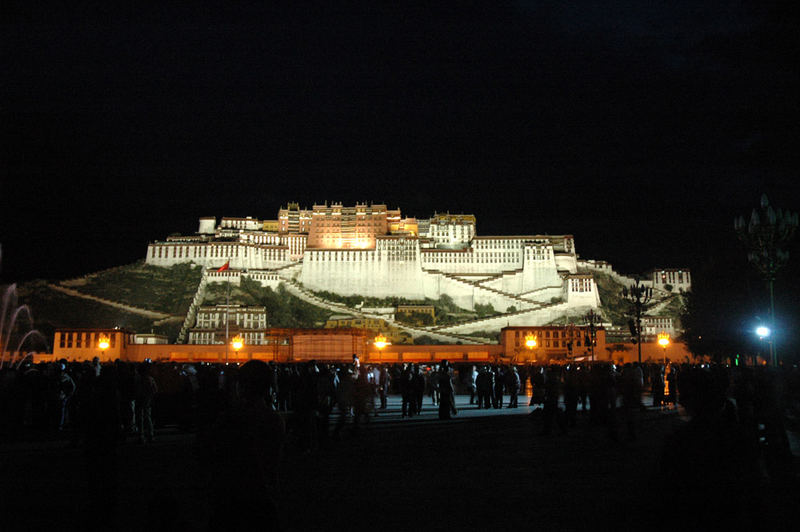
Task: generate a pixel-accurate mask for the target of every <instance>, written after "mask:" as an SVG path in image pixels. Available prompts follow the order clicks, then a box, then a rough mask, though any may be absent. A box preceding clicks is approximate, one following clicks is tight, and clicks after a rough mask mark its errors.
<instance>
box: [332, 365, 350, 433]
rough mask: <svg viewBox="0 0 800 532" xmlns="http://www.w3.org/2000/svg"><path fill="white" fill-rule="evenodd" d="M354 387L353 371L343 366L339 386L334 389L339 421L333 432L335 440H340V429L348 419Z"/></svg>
mask: <svg viewBox="0 0 800 532" xmlns="http://www.w3.org/2000/svg"><path fill="white" fill-rule="evenodd" d="M354 386H355V380H354V375H353V370H352V368H351V367H350V366H345V367H344V368H342V369H341V374H340V375H339V385H338V386H337V387H336V406H337V407H338V408H339V420H338V421H337V422H336V428H335V429H334V430H333V437H334V439H336V440H339V439H341V432H342V428H343V427H344V426H345V424H346V423H347V418H348V417H350V410H351V409H352V407H353V388H354Z"/></svg>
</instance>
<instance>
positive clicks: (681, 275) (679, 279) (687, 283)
mask: <svg viewBox="0 0 800 532" xmlns="http://www.w3.org/2000/svg"><path fill="white" fill-rule="evenodd" d="M651 279H652V280H653V288H655V289H656V290H663V291H665V292H690V291H691V290H692V275H691V272H690V271H689V270H688V269H687V268H682V269H676V268H661V269H658V268H656V269H655V270H653V272H652V274H651Z"/></svg>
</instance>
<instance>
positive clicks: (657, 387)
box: [650, 364, 664, 406]
mask: <svg viewBox="0 0 800 532" xmlns="http://www.w3.org/2000/svg"><path fill="white" fill-rule="evenodd" d="M650 386H651V394H652V396H653V406H663V404H664V367H663V366H662V365H661V364H654V365H653V368H652V376H651V377H650Z"/></svg>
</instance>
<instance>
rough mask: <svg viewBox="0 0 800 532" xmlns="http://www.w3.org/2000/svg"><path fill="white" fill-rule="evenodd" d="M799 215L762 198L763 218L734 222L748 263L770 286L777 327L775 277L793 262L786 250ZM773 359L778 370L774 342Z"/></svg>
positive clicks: (772, 321) (753, 215)
mask: <svg viewBox="0 0 800 532" xmlns="http://www.w3.org/2000/svg"><path fill="white" fill-rule="evenodd" d="M797 225H798V217H797V213H796V212H790V211H784V210H782V209H778V210H777V211H776V210H774V209H773V208H772V206H770V204H769V200H768V199H767V195H766V194H763V195H762V196H761V214H760V215H759V211H757V210H756V209H753V212H752V213H751V215H750V222H749V223H745V221H744V217H743V216H739V217H738V218H736V219H734V221H733V228H734V230H735V231H736V234H737V235H738V237H739V240H741V241H742V242H743V243H744V245H745V246H746V248H747V260H748V261H749V262H750V264H752V265H753V266H754V267H755V268H756V270H758V272H759V273H760V274H761V276H762V277H763V278H764V280H765V281H767V283H768V284H769V311H770V312H769V319H770V325H772V327H773V328H774V327H775V289H774V284H775V275H776V274H777V272H778V270H780V269H781V268H782V267H783V266H784V265H785V264H786V262H788V260H789V252H788V251H787V250H786V249H785V248H786V246H787V244H788V243H789V241H790V240H791V239H792V237H793V236H794V232H795V230H796V229H797ZM769 350H770V353H769V354H770V358H771V359H772V364H773V365H774V366H777V365H778V357H777V354H776V353H775V347H774V345H773V342H770V343H769Z"/></svg>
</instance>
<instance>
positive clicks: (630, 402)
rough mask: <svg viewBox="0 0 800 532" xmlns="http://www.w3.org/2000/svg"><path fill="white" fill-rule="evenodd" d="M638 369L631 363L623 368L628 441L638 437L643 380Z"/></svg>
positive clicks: (623, 401)
mask: <svg viewBox="0 0 800 532" xmlns="http://www.w3.org/2000/svg"><path fill="white" fill-rule="evenodd" d="M637 369H638V368H636V367H634V366H633V365H632V364H630V363H627V364H625V365H624V366H623V368H622V377H621V381H622V383H621V384H622V408H623V411H624V414H625V426H626V428H627V439H628V441H634V440H635V439H636V424H637V422H638V415H639V409H640V408H639V407H640V406H641V403H642V382H641V380H640V379H639V373H638V372H637V371H636V370H637Z"/></svg>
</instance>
